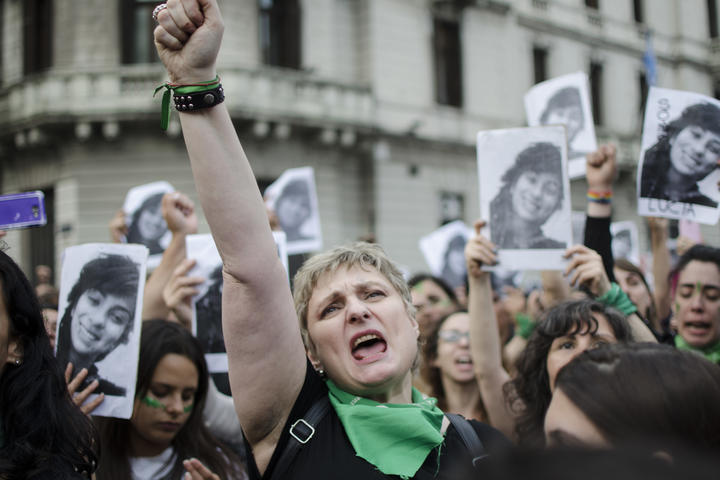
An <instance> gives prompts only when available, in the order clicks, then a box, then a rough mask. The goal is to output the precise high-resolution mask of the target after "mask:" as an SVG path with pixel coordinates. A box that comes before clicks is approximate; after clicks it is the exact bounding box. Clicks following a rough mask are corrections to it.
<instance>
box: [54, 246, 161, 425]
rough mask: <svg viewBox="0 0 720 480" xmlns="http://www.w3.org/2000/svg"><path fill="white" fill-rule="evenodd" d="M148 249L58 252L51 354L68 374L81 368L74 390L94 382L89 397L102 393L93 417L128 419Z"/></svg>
mask: <svg viewBox="0 0 720 480" xmlns="http://www.w3.org/2000/svg"><path fill="white" fill-rule="evenodd" d="M147 258H148V249H147V248H146V247H144V246H142V245H123V244H117V243H93V244H85V245H78V246H74V247H69V248H67V249H66V250H65V251H64V252H63V260H62V271H61V276H60V302H59V306H58V318H60V321H59V322H58V326H57V335H56V338H57V345H56V354H57V358H58V360H59V361H60V364H61V365H62V366H63V367H64V366H65V365H67V363H68V362H72V364H73V373H72V376H73V377H74V376H75V375H77V373H78V372H79V371H80V370H81V369H83V368H86V369H87V370H88V372H89V373H88V375H87V377H86V379H85V381H84V383H83V384H82V385H81V386H80V387H79V388H78V390H82V389H84V388H85V387H86V386H87V385H88V384H89V383H91V382H92V381H94V380H97V381H98V387H97V388H96V389H95V391H94V392H93V394H91V396H90V397H89V398H90V399H91V400H92V399H93V398H95V397H97V395H98V394H100V393H103V394H105V399H104V400H103V402H102V403H101V404H100V405H99V406H98V407H97V408H96V409H95V410H94V411H93V415H99V416H105V417H118V418H130V415H131V414H132V410H133V402H134V396H135V383H136V379H137V365H138V355H139V349H140V330H141V324H142V318H141V317H142V301H143V289H144V288H145V274H146V263H147Z"/></svg>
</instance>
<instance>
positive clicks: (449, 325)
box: [420, 311, 487, 422]
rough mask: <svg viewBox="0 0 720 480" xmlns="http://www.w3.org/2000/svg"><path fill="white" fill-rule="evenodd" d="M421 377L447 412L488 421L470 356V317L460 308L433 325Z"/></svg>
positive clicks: (425, 345) (427, 340) (425, 348)
mask: <svg viewBox="0 0 720 480" xmlns="http://www.w3.org/2000/svg"><path fill="white" fill-rule="evenodd" d="M422 356H423V357H422V358H423V360H422V363H421V366H420V376H421V378H422V380H423V381H424V382H425V384H426V385H428V386H429V388H430V390H429V391H428V392H427V393H428V394H429V395H431V396H433V397H435V398H437V405H438V407H439V408H440V409H441V410H443V411H445V412H452V413H459V414H461V415H462V416H464V417H465V418H474V419H475V420H480V421H483V422H484V421H487V414H486V413H485V405H483V401H482V397H481V395H480V389H479V387H478V384H477V381H476V380H475V371H474V370H473V363H472V357H471V355H470V316H469V315H468V313H467V312H466V311H458V312H455V313H451V314H450V315H447V316H446V317H444V318H443V319H442V320H440V322H439V323H438V324H437V325H435V327H433V329H432V331H431V332H430V334H429V335H428V337H427V339H426V340H425V343H424V344H423V346H422Z"/></svg>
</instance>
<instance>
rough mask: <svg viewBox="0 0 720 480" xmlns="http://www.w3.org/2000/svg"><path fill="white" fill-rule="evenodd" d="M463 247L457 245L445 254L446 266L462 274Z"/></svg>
mask: <svg viewBox="0 0 720 480" xmlns="http://www.w3.org/2000/svg"><path fill="white" fill-rule="evenodd" d="M465 261H466V260H465V248H464V246H463V247H458V248H451V249H450V250H448V252H447V256H446V259H445V264H446V266H447V267H448V268H449V269H450V270H451V271H452V272H455V273H457V274H460V275H462V274H464V273H465V268H466V267H465Z"/></svg>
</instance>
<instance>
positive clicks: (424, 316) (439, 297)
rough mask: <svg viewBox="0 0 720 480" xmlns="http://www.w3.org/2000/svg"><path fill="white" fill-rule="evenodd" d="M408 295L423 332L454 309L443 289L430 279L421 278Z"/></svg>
mask: <svg viewBox="0 0 720 480" xmlns="http://www.w3.org/2000/svg"><path fill="white" fill-rule="evenodd" d="M410 296H411V297H412V303H413V305H414V306H415V312H416V313H415V318H416V319H417V322H418V324H419V325H420V331H421V332H422V333H423V334H425V333H427V332H428V331H430V329H431V328H432V327H433V326H434V325H435V324H437V322H439V321H440V319H441V318H443V317H445V316H447V315H449V314H451V313H452V312H454V311H455V310H456V307H455V305H454V304H453V301H452V300H451V299H450V297H449V296H448V294H447V293H445V290H443V289H442V288H441V287H440V286H439V285H438V284H437V283H435V282H433V281H432V280H423V281H422V282H420V283H418V284H417V285H415V286H414V287H413V288H412V289H411V290H410Z"/></svg>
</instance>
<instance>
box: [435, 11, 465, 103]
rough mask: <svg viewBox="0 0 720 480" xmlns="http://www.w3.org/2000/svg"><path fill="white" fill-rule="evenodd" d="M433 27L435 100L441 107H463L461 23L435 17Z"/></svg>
mask: <svg viewBox="0 0 720 480" xmlns="http://www.w3.org/2000/svg"><path fill="white" fill-rule="evenodd" d="M433 27H434V28H433V48H434V55H435V100H436V101H437V103H439V104H441V105H450V106H453V107H461V106H462V63H461V58H462V51H461V49H460V22H458V20H456V19H446V18H439V17H435V19H434V20H433Z"/></svg>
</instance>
